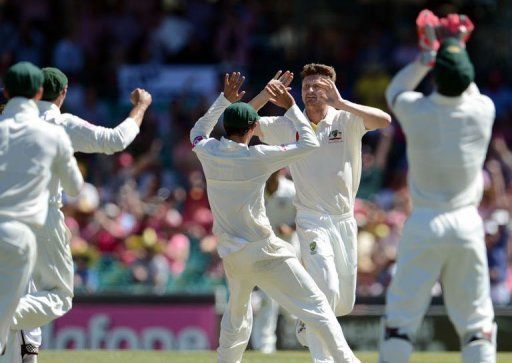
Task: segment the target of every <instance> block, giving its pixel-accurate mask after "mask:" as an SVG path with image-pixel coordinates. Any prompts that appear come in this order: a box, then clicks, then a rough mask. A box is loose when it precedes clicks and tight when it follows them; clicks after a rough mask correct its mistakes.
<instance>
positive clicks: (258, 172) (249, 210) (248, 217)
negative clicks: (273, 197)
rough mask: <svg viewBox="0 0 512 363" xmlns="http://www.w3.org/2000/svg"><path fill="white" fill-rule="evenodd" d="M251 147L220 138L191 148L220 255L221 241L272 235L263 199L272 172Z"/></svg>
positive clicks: (239, 240)
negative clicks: (200, 168) (202, 180)
mask: <svg viewBox="0 0 512 363" xmlns="http://www.w3.org/2000/svg"><path fill="white" fill-rule="evenodd" d="M255 148H258V147H248V146H245V145H243V144H238V143H236V142H233V141H231V140H228V139H225V138H222V139H221V140H220V141H219V140H216V139H208V140H205V141H203V142H201V144H199V145H197V146H196V148H195V149H194V151H196V153H197V155H198V157H199V160H200V161H201V164H202V166H203V170H204V174H205V176H206V181H207V186H208V188H207V191H208V199H209V201H210V207H211V209H212V213H213V216H214V233H215V234H216V235H217V236H219V238H220V240H221V243H220V246H219V253H220V254H222V244H226V245H228V244H233V245H236V244H244V243H246V242H255V241H259V240H262V239H265V238H268V237H270V236H271V234H272V229H271V227H270V223H269V221H268V218H267V216H266V214H265V207H264V198H263V190H264V187H265V182H266V180H267V179H268V177H269V176H270V174H271V173H272V171H268V166H266V165H264V164H263V163H262V161H261V160H260V159H259V158H258V157H257V155H255V154H257V151H256V150H257V149H255ZM226 247H227V248H228V249H229V247H228V246H226ZM233 247H234V246H233Z"/></svg>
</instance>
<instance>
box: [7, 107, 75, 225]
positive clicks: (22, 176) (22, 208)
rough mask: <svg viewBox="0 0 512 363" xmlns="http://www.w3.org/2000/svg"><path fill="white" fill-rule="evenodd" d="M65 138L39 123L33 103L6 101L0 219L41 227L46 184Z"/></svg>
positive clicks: (59, 131) (49, 126) (60, 131)
mask: <svg viewBox="0 0 512 363" xmlns="http://www.w3.org/2000/svg"><path fill="white" fill-rule="evenodd" d="M65 136H66V135H65V134H64V132H63V131H62V130H61V129H60V128H58V127H56V126H53V125H48V124H46V123H44V122H43V121H42V120H41V119H39V112H38V109H37V106H36V104H35V102H33V101H30V100H27V99H24V98H14V99H12V100H11V101H9V103H8V104H7V106H6V109H5V111H4V114H3V115H2V116H1V117H0V215H3V216H7V217H10V218H14V219H17V220H19V221H22V222H25V223H29V224H35V225H42V224H43V223H44V219H45V217H46V212H47V208H48V183H49V180H50V177H51V171H52V168H53V166H54V164H55V163H54V162H55V159H56V158H57V156H58V154H59V150H58V148H59V147H60V146H61V141H62V140H61V138H62V137H65Z"/></svg>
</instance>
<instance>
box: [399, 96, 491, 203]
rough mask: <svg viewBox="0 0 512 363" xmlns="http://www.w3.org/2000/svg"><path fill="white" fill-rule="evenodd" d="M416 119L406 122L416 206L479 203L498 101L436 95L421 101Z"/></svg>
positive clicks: (404, 126) (410, 170)
mask: <svg viewBox="0 0 512 363" xmlns="http://www.w3.org/2000/svg"><path fill="white" fill-rule="evenodd" d="M418 103H423V105H419V106H420V107H416V108H415V109H416V110H417V112H416V114H415V116H414V118H415V119H414V120H412V121H411V120H409V122H407V121H405V120H402V121H405V122H402V126H403V128H404V131H405V133H406V136H407V157H408V161H409V185H410V189H411V196H412V199H413V203H414V204H415V205H416V206H427V207H434V208H442V209H454V208H460V207H464V206H468V205H477V204H478V203H479V201H480V199H481V196H482V191H483V178H482V167H483V163H484V160H485V155H486V152H487V147H488V144H489V140H490V137H491V130H492V123H493V120H494V107H493V104H492V101H490V99H488V98H487V97H486V96H482V95H480V94H478V95H470V94H468V93H465V94H463V95H462V96H461V97H455V98H454V97H444V96H441V95H439V94H438V93H434V94H432V95H431V96H429V97H426V98H422V99H420V100H418Z"/></svg>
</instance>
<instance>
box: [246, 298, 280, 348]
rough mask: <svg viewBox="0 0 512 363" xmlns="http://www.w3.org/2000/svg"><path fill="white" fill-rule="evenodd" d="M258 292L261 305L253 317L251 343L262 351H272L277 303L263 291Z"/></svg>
mask: <svg viewBox="0 0 512 363" xmlns="http://www.w3.org/2000/svg"><path fill="white" fill-rule="evenodd" d="M259 294H260V296H261V307H260V310H259V311H258V313H257V314H255V316H254V319H253V326H252V335H251V343H252V346H253V348H254V349H257V350H260V351H262V352H263V353H273V352H275V350H276V341H277V335H276V328H277V319H278V317H279V304H278V303H277V302H276V301H275V300H274V299H272V298H270V297H269V296H268V295H267V294H265V293H264V292H263V291H259Z"/></svg>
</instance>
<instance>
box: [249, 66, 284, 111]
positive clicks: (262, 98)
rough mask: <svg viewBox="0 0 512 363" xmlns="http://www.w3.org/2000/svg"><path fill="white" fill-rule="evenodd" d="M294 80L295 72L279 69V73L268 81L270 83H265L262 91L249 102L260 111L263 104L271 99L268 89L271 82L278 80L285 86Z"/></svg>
mask: <svg viewBox="0 0 512 363" xmlns="http://www.w3.org/2000/svg"><path fill="white" fill-rule="evenodd" d="M292 80H293V73H292V72H290V71H286V72H284V73H283V72H282V71H277V73H276V74H275V75H274V77H273V78H272V79H271V80H270V81H268V83H267V84H266V85H265V88H263V89H262V90H261V92H260V93H258V94H257V95H256V97H254V98H253V99H252V100H250V101H249V104H250V105H251V106H252V107H254V109H255V110H256V111H259V110H260V109H261V108H262V107H263V106H265V105H266V104H267V102H268V101H269V100H270V97H271V95H270V93H269V91H268V86H269V85H270V84H275V83H276V82H280V83H282V84H283V85H284V86H285V87H289V86H290V84H291V83H292Z"/></svg>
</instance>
